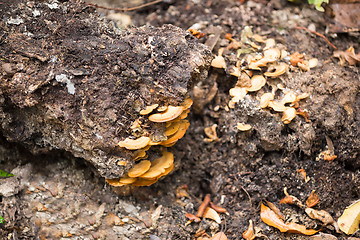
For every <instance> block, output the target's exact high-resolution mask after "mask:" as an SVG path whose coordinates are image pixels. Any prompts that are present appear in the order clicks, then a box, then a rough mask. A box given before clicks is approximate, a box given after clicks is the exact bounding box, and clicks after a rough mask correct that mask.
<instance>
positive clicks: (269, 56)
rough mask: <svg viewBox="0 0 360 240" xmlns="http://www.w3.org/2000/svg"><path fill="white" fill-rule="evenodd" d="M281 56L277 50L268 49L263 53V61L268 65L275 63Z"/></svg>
mask: <svg viewBox="0 0 360 240" xmlns="http://www.w3.org/2000/svg"><path fill="white" fill-rule="evenodd" d="M280 56H281V51H280V50H279V49H278V48H269V49H267V50H265V51H264V59H266V61H267V62H268V63H271V62H275V61H276V60H278V59H279V58H280Z"/></svg>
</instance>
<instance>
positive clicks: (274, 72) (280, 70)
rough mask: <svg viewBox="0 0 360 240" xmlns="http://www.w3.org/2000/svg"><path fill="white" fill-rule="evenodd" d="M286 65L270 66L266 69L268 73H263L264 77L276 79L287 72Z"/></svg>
mask: <svg viewBox="0 0 360 240" xmlns="http://www.w3.org/2000/svg"><path fill="white" fill-rule="evenodd" d="M288 68H289V67H288V65H287V64H286V63H280V64H277V65H271V66H270V67H269V68H268V71H267V72H266V73H264V75H265V76H267V77H278V76H280V75H282V74H284V73H286V71H287V70H288Z"/></svg>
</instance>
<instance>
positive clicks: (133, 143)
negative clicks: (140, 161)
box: [118, 137, 150, 150]
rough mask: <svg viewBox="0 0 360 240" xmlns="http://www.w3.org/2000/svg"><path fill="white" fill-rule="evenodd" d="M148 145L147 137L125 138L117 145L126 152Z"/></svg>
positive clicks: (148, 139)
mask: <svg viewBox="0 0 360 240" xmlns="http://www.w3.org/2000/svg"><path fill="white" fill-rule="evenodd" d="M149 143H150V138H149V137H140V138H138V139H131V138H126V139H125V140H124V141H120V142H119V143H118V145H119V147H123V148H126V149H128V150H136V149H140V148H144V147H146V146H147V145H148V144H149Z"/></svg>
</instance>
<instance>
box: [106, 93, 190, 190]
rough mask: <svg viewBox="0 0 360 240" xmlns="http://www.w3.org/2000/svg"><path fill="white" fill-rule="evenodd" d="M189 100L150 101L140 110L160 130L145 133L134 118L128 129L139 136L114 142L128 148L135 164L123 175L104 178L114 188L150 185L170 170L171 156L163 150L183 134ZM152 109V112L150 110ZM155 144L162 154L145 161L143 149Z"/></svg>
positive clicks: (186, 123)
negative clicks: (173, 102) (177, 103)
mask: <svg viewBox="0 0 360 240" xmlns="http://www.w3.org/2000/svg"><path fill="white" fill-rule="evenodd" d="M192 103H193V101H192V100H191V99H190V98H187V99H185V100H184V102H183V103H182V104H181V105H180V106H162V107H159V105H158V104H153V105H151V106H147V107H146V108H145V109H143V110H141V111H140V115H141V116H142V117H146V115H148V117H147V119H148V120H149V121H150V123H153V124H154V125H156V129H160V131H161V133H160V134H159V133H158V132H156V131H155V133H149V132H147V131H144V129H143V128H142V126H141V120H139V119H138V120H136V121H135V122H134V123H133V125H132V127H131V129H132V130H134V131H135V130H136V131H138V132H141V133H142V135H141V136H138V137H137V138H134V137H133V136H131V137H128V138H126V139H124V140H123V141H120V142H119V143H118V146H119V147H120V148H124V149H127V150H131V151H132V152H133V160H134V161H139V162H138V163H136V164H135V165H134V166H133V167H132V168H131V169H130V170H129V171H128V172H127V173H126V174H125V175H124V176H122V177H121V178H117V179H106V181H107V182H108V183H109V184H110V185H112V186H115V187H119V186H124V185H129V184H131V185H133V186H150V185H152V184H153V183H155V182H157V181H158V180H159V179H160V178H161V177H163V176H165V175H167V174H169V173H170V172H171V171H172V170H173V169H174V155H173V154H172V153H171V152H168V151H167V150H166V148H167V147H171V146H173V145H174V144H175V143H176V142H177V141H178V140H179V139H180V138H182V137H183V136H184V135H185V132H186V130H187V129H188V128H189V126H190V123H189V121H188V120H186V119H185V118H186V117H187V115H188V114H189V112H190V107H191V105H192ZM154 111H156V112H155V113H153V112H154ZM156 145H158V146H159V147H160V150H161V154H162V156H161V157H159V158H155V159H153V160H148V157H149V156H148V155H147V153H146V151H148V150H149V149H150V147H152V146H156Z"/></svg>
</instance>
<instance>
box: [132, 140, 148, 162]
mask: <svg viewBox="0 0 360 240" xmlns="http://www.w3.org/2000/svg"><path fill="white" fill-rule="evenodd" d="M150 147H151V141H150V143H149V145H147V146H146V147H144V148H142V149H139V150H136V151H135V153H134V158H133V160H134V161H137V160H139V159H142V158H146V156H147V155H146V151H147V150H149V148H150Z"/></svg>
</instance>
